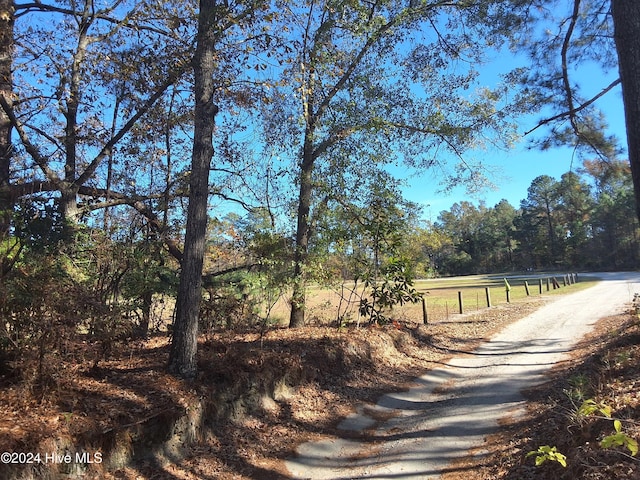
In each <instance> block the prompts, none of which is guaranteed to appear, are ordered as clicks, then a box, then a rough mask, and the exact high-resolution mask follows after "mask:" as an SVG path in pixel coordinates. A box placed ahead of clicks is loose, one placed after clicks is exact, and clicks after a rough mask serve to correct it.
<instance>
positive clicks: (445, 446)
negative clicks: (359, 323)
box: [286, 272, 640, 480]
mask: <svg viewBox="0 0 640 480" xmlns="http://www.w3.org/2000/svg"><path fill="white" fill-rule="evenodd" d="M593 275H596V274H593ZM597 275H598V276H599V277H601V278H602V281H601V282H600V283H598V284H597V285H595V286H594V287H591V288H589V289H587V290H582V291H580V292H577V293H572V294H569V295H565V296H562V297H559V298H558V299H557V300H555V301H553V302H550V303H548V304H547V305H545V306H544V307H542V308H541V309H539V310H538V311H536V312H534V313H533V314H531V315H529V316H527V317H524V318H522V319H521V320H519V321H517V322H515V323H513V324H511V325H509V326H508V327H507V328H505V329H504V330H503V331H502V332H500V333H499V334H497V335H496V336H494V337H493V338H492V339H491V340H490V341H488V342H486V343H484V344H483V345H481V346H480V347H479V348H478V349H476V350H475V351H473V352H469V353H467V354H461V355H460V356H458V357H456V358H454V359H452V360H451V361H450V362H448V364H447V365H445V366H443V367H441V368H437V369H434V370H431V371H429V372H428V373H427V374H426V375H423V376H422V377H420V378H418V379H416V382H415V385H414V386H413V387H412V388H411V389H410V390H409V391H406V392H400V393H393V394H387V395H384V396H383V397H381V398H380V399H379V401H378V403H377V405H375V406H373V407H371V408H363V409H361V411H359V412H358V413H357V414H354V415H352V416H351V417H348V418H346V419H345V420H344V421H343V422H342V424H341V426H340V428H341V429H342V430H344V431H345V435H344V438H335V439H329V440H325V441H322V442H313V443H306V444H303V445H301V446H300V447H299V448H298V450H297V453H298V456H297V457H296V458H292V459H289V460H288V461H287V462H286V465H287V468H288V469H289V472H290V473H291V476H292V478H298V479H334V480H338V479H364V478H367V479H391V478H401V479H436V478H439V477H440V475H441V474H443V473H445V472H447V468H448V465H449V464H450V463H451V462H452V461H453V460H456V459H459V458H461V457H463V456H465V455H467V452H468V451H469V449H471V448H473V447H481V446H482V444H483V443H484V439H485V438H486V436H487V435H490V434H491V433H494V432H495V431H496V430H497V428H498V421H499V419H501V418H504V417H506V416H509V415H511V416H514V415H518V414H520V413H521V412H522V411H523V405H524V401H523V398H522V396H521V394H520V391H521V390H522V389H524V388H528V387H531V386H534V385H536V384H538V383H541V382H542V381H543V379H544V375H545V372H547V371H548V369H549V368H550V367H551V366H553V365H554V364H556V363H557V362H559V361H562V360H563V356H564V355H565V354H566V353H567V352H568V351H570V350H571V347H572V345H574V344H575V343H576V342H577V341H578V340H580V338H581V337H582V336H584V335H585V334H586V333H588V332H589V331H590V330H591V328H592V326H593V324H594V323H595V322H596V321H597V320H598V319H600V318H602V317H605V316H608V315H613V314H617V313H621V312H622V311H623V310H624V309H625V306H626V305H628V304H629V302H631V300H632V299H633V295H634V294H635V293H640V274H639V273H635V272H631V273H628V272H625V273H605V274H601V273H599V274H597ZM362 431H366V435H365V436H364V438H366V440H360V439H357V440H352V439H349V437H351V438H354V437H357V434H358V433H359V432H362ZM354 434H355V435H354Z"/></svg>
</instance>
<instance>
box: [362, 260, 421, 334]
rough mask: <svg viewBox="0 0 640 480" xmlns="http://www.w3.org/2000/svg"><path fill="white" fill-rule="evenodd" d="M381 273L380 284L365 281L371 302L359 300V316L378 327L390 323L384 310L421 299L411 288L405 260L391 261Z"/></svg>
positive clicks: (410, 277)
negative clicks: (369, 291)
mask: <svg viewBox="0 0 640 480" xmlns="http://www.w3.org/2000/svg"><path fill="white" fill-rule="evenodd" d="M381 273H382V281H381V282H378V281H376V280H375V279H374V278H371V277H369V278H367V279H366V280H365V286H366V287H368V288H370V289H371V300H369V299H368V298H362V299H361V300H360V315H361V316H363V317H368V318H369V322H370V323H377V324H379V325H383V324H386V323H389V321H390V319H389V318H388V317H387V314H386V313H385V310H386V309H389V308H393V306H394V305H404V304H405V303H408V302H410V303H417V302H419V301H420V300H421V299H422V294H421V293H419V292H418V291H417V290H416V289H415V288H413V273H412V271H411V268H410V266H409V265H408V262H407V261H406V260H405V259H392V260H391V261H390V262H389V264H388V265H386V266H385V267H384V268H383V269H382V270H381Z"/></svg>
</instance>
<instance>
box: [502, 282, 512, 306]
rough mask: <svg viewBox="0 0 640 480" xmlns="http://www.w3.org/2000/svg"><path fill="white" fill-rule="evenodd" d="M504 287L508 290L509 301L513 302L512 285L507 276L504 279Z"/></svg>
mask: <svg viewBox="0 0 640 480" xmlns="http://www.w3.org/2000/svg"><path fill="white" fill-rule="evenodd" d="M504 289H505V291H506V292H507V303H511V285H509V281H508V280H507V279H506V278H505V279H504Z"/></svg>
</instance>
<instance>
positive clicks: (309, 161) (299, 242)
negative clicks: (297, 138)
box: [289, 134, 314, 328]
mask: <svg viewBox="0 0 640 480" xmlns="http://www.w3.org/2000/svg"><path fill="white" fill-rule="evenodd" d="M310 138H311V134H308V135H307V139H306V140H305V145H304V153H303V160H302V165H301V168H300V197H299V199H298V224H297V228H296V246H295V253H294V273H293V294H292V296H291V316H290V318H289V327H290V328H298V327H301V326H303V325H304V316H305V306H306V305H305V304H306V287H307V285H306V279H305V272H304V268H305V266H306V264H307V257H308V253H309V213H310V211H311V197H312V190H313V184H312V173H313V164H314V157H313V146H312V142H311V141H310V140H309V139H310Z"/></svg>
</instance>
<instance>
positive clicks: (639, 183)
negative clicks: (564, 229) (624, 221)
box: [611, 0, 640, 219]
mask: <svg viewBox="0 0 640 480" xmlns="http://www.w3.org/2000/svg"><path fill="white" fill-rule="evenodd" d="M611 13H612V15H613V26H614V38H615V42H616V50H617V52H618V68H619V70H620V80H621V84H622V100H623V102H624V116H625V123H626V127H627V148H628V153H629V163H630V165H631V176H632V178H633V190H634V194H635V205H636V216H637V217H638V219H640V1H638V0H612V1H611Z"/></svg>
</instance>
